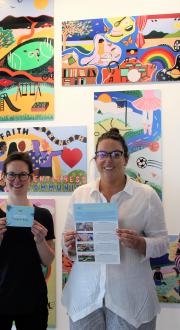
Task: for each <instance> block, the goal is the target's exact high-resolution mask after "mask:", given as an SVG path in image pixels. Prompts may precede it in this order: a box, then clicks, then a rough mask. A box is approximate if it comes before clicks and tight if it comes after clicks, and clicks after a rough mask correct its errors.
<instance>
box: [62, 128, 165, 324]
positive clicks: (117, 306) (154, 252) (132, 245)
mask: <svg viewBox="0 0 180 330" xmlns="http://www.w3.org/2000/svg"><path fill="white" fill-rule="evenodd" d="M128 158H129V155H128V148H127V145H126V143H125V141H124V139H123V137H122V136H121V135H120V134H119V130H118V129H116V128H112V129H110V131H108V132H106V133H104V134H103V135H102V136H101V137H100V138H99V139H98V141H97V144H96V152H95V162H96V166H97V169H98V171H99V175H100V177H99V178H98V179H97V180H96V181H94V182H91V183H89V184H86V185H83V186H81V187H79V188H78V189H77V190H76V191H75V192H74V193H73V195H72V197H71V201H70V205H69V209H68V214H67V219H66V225H65V231H64V232H65V234H64V251H65V253H67V254H68V255H69V256H70V257H71V258H72V259H73V258H74V256H75V253H76V252H75V238H76V231H75V219H74V214H73V205H74V204H75V203H111V202H113V203H116V204H117V206H118V210H119V219H118V221H119V223H118V228H117V239H119V241H120V245H121V249H120V258H121V263H120V264H115V265H112V264H111V265H104V264H102V265H101V264H92V263H86V264H85V263H77V262H75V263H74V265H73V267H72V271H71V273H70V276H69V278H68V281H67V283H66V285H65V288H64V292H63V297H62V302H63V304H64V306H65V307H66V309H67V311H68V314H69V316H70V329H71V330H92V329H93V330H118V329H119V330H120V329H121V330H135V329H139V330H154V329H155V328H156V315H157V313H158V312H159V310H160V307H159V302H158V298H157V295H156V291H155V286H154V281H153V277H152V271H151V267H150V262H149V259H150V257H160V256H161V255H163V254H165V253H167V245H168V243H167V241H168V239H167V230H166V226H165V222H164V214H163V209H162V205H161V201H160V199H159V197H158V196H157V194H156V192H155V191H154V190H153V189H152V188H151V187H149V186H148V185H145V184H141V183H138V182H135V181H133V180H132V179H130V178H129V177H128V176H126V175H125V167H126V165H127V162H128Z"/></svg>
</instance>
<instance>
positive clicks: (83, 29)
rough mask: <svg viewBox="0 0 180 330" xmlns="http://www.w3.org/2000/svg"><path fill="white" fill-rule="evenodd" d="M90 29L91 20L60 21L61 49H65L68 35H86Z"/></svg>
mask: <svg viewBox="0 0 180 330" xmlns="http://www.w3.org/2000/svg"><path fill="white" fill-rule="evenodd" d="M91 31H93V29H92V25H91V21H67V22H63V23H62V38H63V40H62V41H63V50H65V49H66V41H67V38H68V37H72V36H73V35H75V34H76V35H79V36H82V35H88V34H89V33H90V32H91Z"/></svg>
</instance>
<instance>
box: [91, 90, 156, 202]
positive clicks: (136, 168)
mask: <svg viewBox="0 0 180 330" xmlns="http://www.w3.org/2000/svg"><path fill="white" fill-rule="evenodd" d="M94 115H95V123H94V136H95V144H96V142H97V139H98V138H99V137H100V136H101V134H103V133H105V132H107V131H108V130H109V129H110V128H111V127H116V128H118V129H119V132H120V134H121V135H122V136H123V137H124V139H125V141H126V143H127V146H128V150H129V154H130V157H129V161H128V164H127V166H126V173H127V174H128V175H129V176H130V177H131V178H133V179H134V180H136V181H139V182H142V183H146V184H149V185H150V186H152V187H153V188H154V189H155V190H156V192H157V193H158V195H159V197H160V198H162V187H161V186H162V173H161V169H162V159H161V158H162V155H161V148H162V146H161V145H162V141H161V96H160V91H159V90H144V91H141V90H131V91H114V92H97V93H94Z"/></svg>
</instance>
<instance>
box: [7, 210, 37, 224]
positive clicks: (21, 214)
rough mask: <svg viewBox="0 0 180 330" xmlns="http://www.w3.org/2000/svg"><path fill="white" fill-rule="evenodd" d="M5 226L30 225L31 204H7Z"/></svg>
mask: <svg viewBox="0 0 180 330" xmlns="http://www.w3.org/2000/svg"><path fill="white" fill-rule="evenodd" d="M6 219H7V226H10V227H32V224H33V221H34V207H33V206H19V205H7V211H6Z"/></svg>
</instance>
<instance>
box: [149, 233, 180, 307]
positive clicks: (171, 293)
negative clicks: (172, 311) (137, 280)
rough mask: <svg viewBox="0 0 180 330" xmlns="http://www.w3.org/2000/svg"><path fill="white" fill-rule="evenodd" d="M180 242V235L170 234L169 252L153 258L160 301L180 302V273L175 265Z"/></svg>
mask: <svg viewBox="0 0 180 330" xmlns="http://www.w3.org/2000/svg"><path fill="white" fill-rule="evenodd" d="M178 244H179V243H178V236H177V235H170V236H169V250H168V253H167V254H166V255H163V256H162V257H160V258H153V259H151V268H152V270H153V278H154V282H155V285H156V291H157V295H158V298H159V301H160V302H165V303H180V273H179V271H178V269H177V267H176V265H175V258H176V253H177V249H178ZM179 251H180V250H179Z"/></svg>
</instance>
